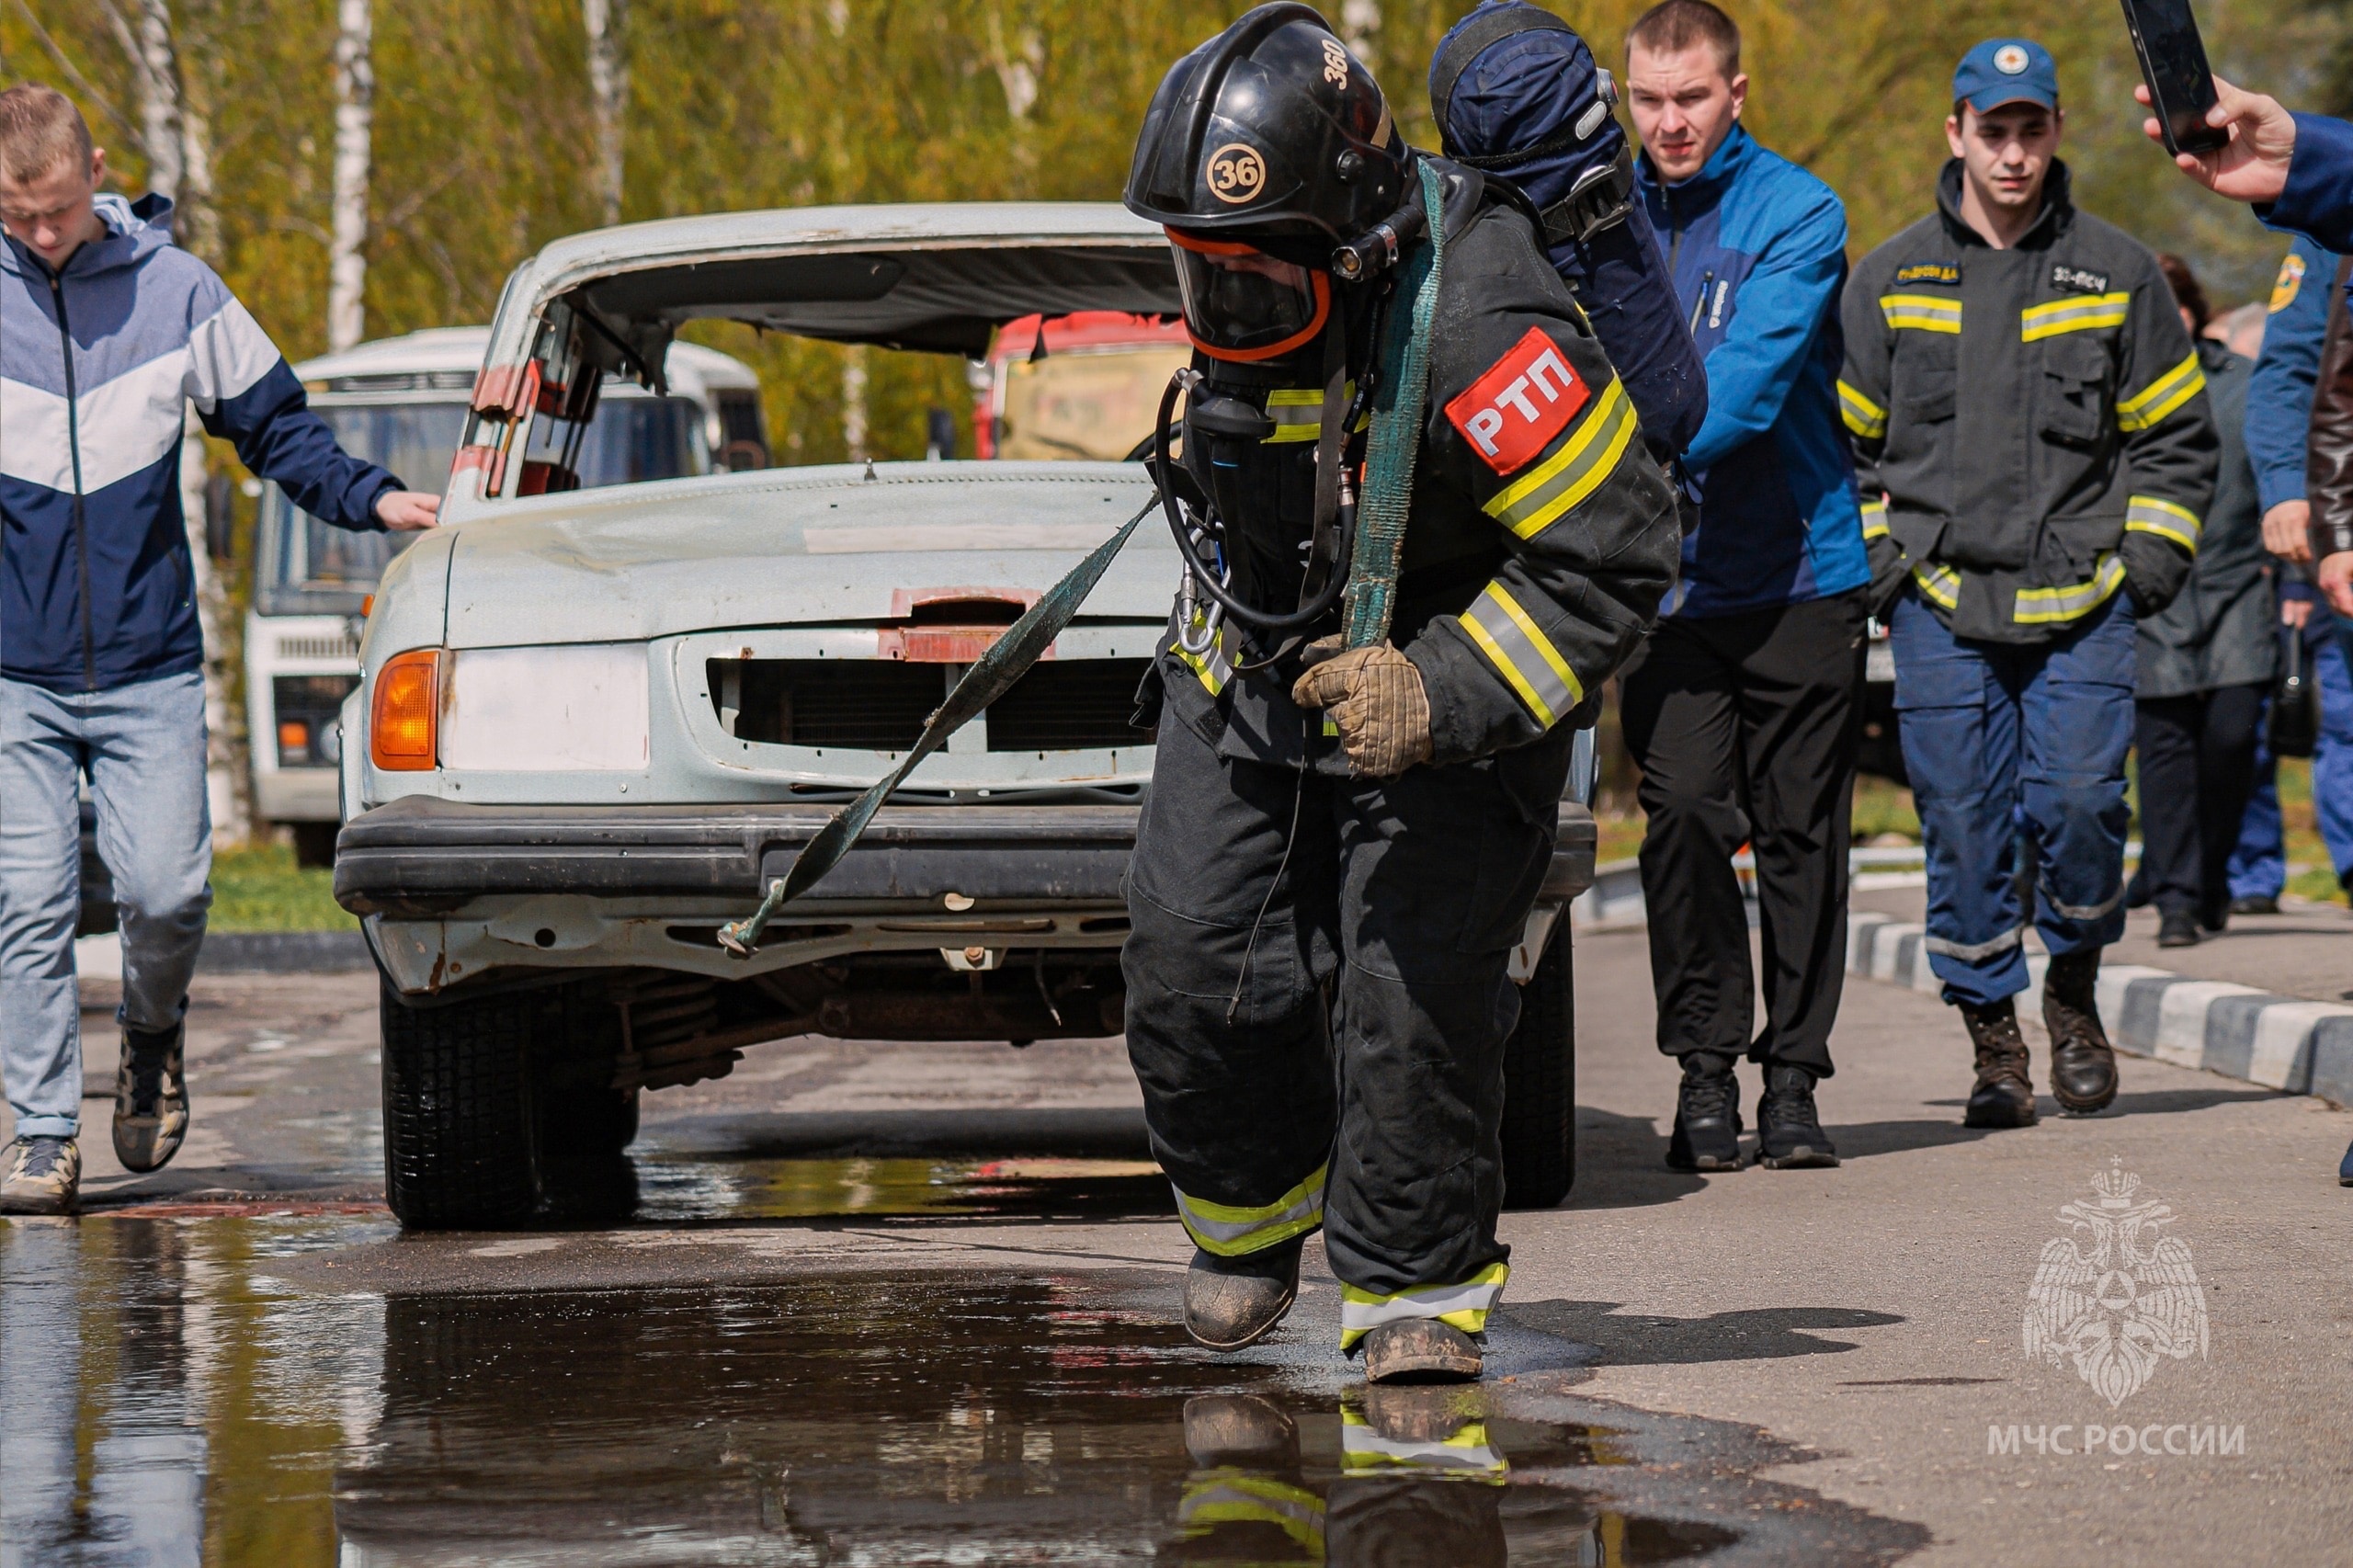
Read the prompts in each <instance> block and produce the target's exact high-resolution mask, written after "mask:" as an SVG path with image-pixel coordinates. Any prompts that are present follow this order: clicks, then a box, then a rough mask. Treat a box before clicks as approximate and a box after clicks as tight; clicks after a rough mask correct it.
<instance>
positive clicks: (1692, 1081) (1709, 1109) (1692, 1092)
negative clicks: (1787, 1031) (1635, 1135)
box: [1666, 1051, 1741, 1171]
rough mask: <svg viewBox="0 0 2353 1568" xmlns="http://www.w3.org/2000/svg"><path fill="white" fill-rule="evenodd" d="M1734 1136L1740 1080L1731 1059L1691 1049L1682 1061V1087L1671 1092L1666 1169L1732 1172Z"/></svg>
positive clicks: (1736, 1157) (1736, 1149)
mask: <svg viewBox="0 0 2353 1568" xmlns="http://www.w3.org/2000/svg"><path fill="white" fill-rule="evenodd" d="M1740 1134H1741V1122H1740V1080H1739V1079H1737V1078H1735V1077H1733V1073H1732V1063H1731V1062H1728V1061H1726V1060H1725V1059H1724V1058H1723V1057H1721V1056H1718V1055H1717V1054H1716V1053H1715V1052H1713V1051H1693V1052H1692V1053H1691V1054H1690V1055H1688V1056H1687V1057H1685V1058H1684V1059H1683V1085H1682V1087H1681V1088H1679V1089H1677V1091H1676V1096H1675V1135H1674V1136H1673V1137H1672V1138H1670V1139H1668V1140H1667V1144H1666V1166H1667V1169H1669V1170H1676V1171H1736V1170H1738V1169H1740Z"/></svg>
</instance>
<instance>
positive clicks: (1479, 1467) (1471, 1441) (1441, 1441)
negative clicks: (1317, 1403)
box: [1340, 1405, 1511, 1477]
mask: <svg viewBox="0 0 2353 1568" xmlns="http://www.w3.org/2000/svg"><path fill="white" fill-rule="evenodd" d="M1340 1465H1341V1468H1342V1469H1343V1470H1346V1471H1354V1472H1361V1471H1369V1470H1380V1469H1382V1468H1385V1467H1388V1466H1392V1465H1395V1466H1403V1467H1405V1468H1409V1469H1413V1470H1434V1471H1444V1472H1445V1473H1447V1474H1449V1475H1457V1476H1496V1477H1500V1476H1502V1475H1503V1474H1504V1473H1505V1472H1506V1471H1509V1470H1510V1469H1511V1464H1510V1462H1509V1461H1508V1460H1506V1459H1505V1458H1504V1456H1503V1455H1502V1454H1500V1453H1498V1452H1497V1451H1496V1450H1495V1446H1494V1445H1493V1444H1491V1443H1490V1442H1489V1441H1488V1440H1487V1424H1486V1423H1485V1422H1483V1421H1465V1422H1464V1423H1463V1424H1462V1425H1461V1426H1459V1427H1457V1428H1455V1430H1454V1433H1453V1435H1452V1436H1450V1437H1432V1438H1423V1439H1420V1440H1418V1441H1417V1440H1415V1439H1413V1438H1408V1437H1388V1436H1386V1435H1384V1434H1383V1433H1382V1432H1381V1430H1380V1429H1379V1428H1378V1427H1376V1426H1373V1424H1372V1423H1371V1422H1370V1421H1368V1420H1366V1419H1365V1417H1364V1415H1362V1414H1361V1413H1360V1412H1358V1411H1356V1410H1353V1409H1351V1408H1349V1407H1348V1406H1347V1405H1342V1406H1341V1407H1340Z"/></svg>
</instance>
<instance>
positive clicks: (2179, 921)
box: [2157, 909, 2222, 948]
mask: <svg viewBox="0 0 2353 1568" xmlns="http://www.w3.org/2000/svg"><path fill="white" fill-rule="evenodd" d="M2212 929H2214V930H2217V931H2219V930H2221V929H2222V927H2221V926H2214V927H2212ZM2201 939H2202V933H2200V931H2199V929H2198V916H2197V915H2192V914H2191V913H2190V912H2189V911H2188V910H2187V909H2161V910H2159V911H2158V912H2157V946H2159V947H2161V948H2194V947H2196V946H2197V945H2198V944H2199V942H2200V940H2201Z"/></svg>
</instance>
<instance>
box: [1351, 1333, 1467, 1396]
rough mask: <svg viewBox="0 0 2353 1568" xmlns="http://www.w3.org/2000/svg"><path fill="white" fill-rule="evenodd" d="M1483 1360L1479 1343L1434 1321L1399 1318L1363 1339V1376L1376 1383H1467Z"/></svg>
mask: <svg viewBox="0 0 2353 1568" xmlns="http://www.w3.org/2000/svg"><path fill="white" fill-rule="evenodd" d="M1483 1365H1484V1361H1483V1358H1482V1356H1481V1354H1480V1350H1479V1342H1478V1341H1477V1340H1475V1339H1473V1338H1472V1337H1471V1336H1470V1335H1467V1334H1465V1333H1463V1332H1462V1331H1461V1329H1459V1328H1457V1327H1455V1326H1454V1325H1453V1324H1445V1323H1440V1322H1438V1319H1436V1318H1400V1319H1397V1320H1396V1321H1394V1322H1392V1323H1384V1324H1381V1326H1380V1327H1378V1328H1376V1329H1374V1330H1373V1331H1372V1332H1371V1333H1370V1334H1368V1335H1365V1336H1364V1375H1365V1377H1366V1378H1367V1379H1369V1380H1370V1381H1373V1382H1376V1383H1467V1382H1472V1381H1477V1379H1478V1376H1479V1372H1480V1369H1481V1368H1482V1367H1483Z"/></svg>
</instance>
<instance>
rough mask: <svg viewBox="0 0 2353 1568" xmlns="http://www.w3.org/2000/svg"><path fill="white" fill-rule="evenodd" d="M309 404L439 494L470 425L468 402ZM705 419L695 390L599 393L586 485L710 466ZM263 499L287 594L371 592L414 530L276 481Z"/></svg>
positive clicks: (332, 426)
mask: <svg viewBox="0 0 2353 1568" xmlns="http://www.w3.org/2000/svg"><path fill="white" fill-rule="evenodd" d="M313 412H314V413H316V414H317V415H318V416H319V417H320V418H322V419H324V420H325V421H326V424H327V428H328V429H329V430H331V431H333V432H334V433H335V444H336V445H338V446H340V447H341V448H342V449H344V450H345V451H347V452H349V453H350V454H351V455H352V456H354V457H357V458H364V459H366V460H368V461H369V462H372V463H379V464H381V465H382V466H383V467H385V468H387V469H390V470H391V471H392V472H393V473H395V474H397V475H399V476H400V479H401V481H402V483H404V484H409V485H412V486H415V488H417V489H420V490H431V491H435V492H437V493H438V491H439V490H440V489H441V488H442V486H443V484H444V483H446V482H447V480H448V478H449V461H450V459H451V458H452V457H453V456H455V455H456V453H457V450H458V442H459V440H460V437H463V435H464V434H465V426H466V405H465V404H464V403H342V404H335V403H328V404H325V405H320V404H315V403H314V404H313ZM702 424H703V422H702V418H701V412H700V409H699V407H698V405H697V404H696V403H694V401H693V400H692V399H690V398H683V397H658V398H657V397H631V396H627V395H620V396H613V395H608V396H606V397H604V398H602V399H600V400H599V401H598V403H597V418H596V421H595V423H594V424H592V425H591V426H589V428H588V432H587V435H586V436H585V438H584V439H583V441H582V443H581V451H580V474H581V485H582V487H583V488H585V489H593V488H595V487H597V486H599V485H608V484H635V483H642V482H643V481H646V480H652V479H677V478H681V477H684V476H685V475H688V474H695V473H706V472H710V449H709V445H708V443H707V442H706V440H705V438H704V436H703V428H702ZM262 506H263V507H264V509H265V511H266V512H267V513H268V514H270V516H268V517H267V518H266V521H267V523H268V524H270V525H273V526H268V527H265V528H264V529H263V530H262V537H263V538H264V539H265V540H270V541H272V543H273V544H274V546H275V549H274V551H273V556H274V558H273V559H272V560H270V561H268V562H264V563H263V564H264V567H265V569H266V570H267V573H268V575H269V580H270V583H271V585H273V586H274V587H275V588H277V589H278V591H280V592H282V593H292V594H304V593H310V594H341V595H350V594H367V593H369V592H372V591H373V590H374V588H375V586H376V583H377V580H378V579H379V578H381V576H382V575H383V574H384V568H385V567H386V566H387V565H389V564H390V563H391V562H392V557H393V556H395V555H397V554H399V553H400V552H401V551H402V550H404V549H405V548H406V547H407V546H408V545H409V544H411V543H413V542H414V541H415V540H416V538H417V536H416V535H415V534H413V533H409V534H386V533H354V532H352V531H351V530H349V529H347V528H335V527H334V526H333V525H331V524H328V523H324V522H322V521H320V520H319V519H318V518H316V517H313V516H311V515H310V514H309V513H308V512H305V511H303V510H301V508H300V507H298V506H294V505H293V503H292V502H291V501H290V500H289V499H288V498H287V495H286V494H285V492H283V491H281V490H279V489H278V486H276V485H275V484H273V485H270V486H269V487H268V488H267V491H266V492H265V494H264V496H263V500H262ZM293 525H299V526H293Z"/></svg>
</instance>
